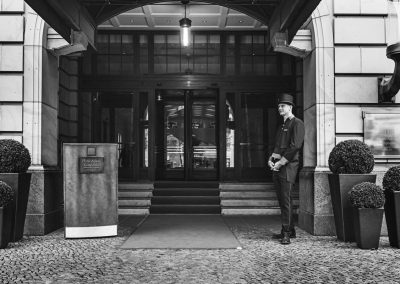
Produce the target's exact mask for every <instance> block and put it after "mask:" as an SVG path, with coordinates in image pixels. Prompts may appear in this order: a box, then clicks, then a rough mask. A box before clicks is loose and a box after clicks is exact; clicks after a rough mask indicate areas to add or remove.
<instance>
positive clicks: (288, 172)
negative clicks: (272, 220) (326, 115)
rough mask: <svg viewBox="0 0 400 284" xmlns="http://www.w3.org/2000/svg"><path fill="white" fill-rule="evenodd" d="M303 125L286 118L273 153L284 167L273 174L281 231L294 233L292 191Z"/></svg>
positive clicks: (302, 136) (291, 118)
mask: <svg viewBox="0 0 400 284" xmlns="http://www.w3.org/2000/svg"><path fill="white" fill-rule="evenodd" d="M304 134H305V130H304V123H303V122H302V121H301V120H300V119H298V118H296V117H295V116H292V117H290V118H287V119H286V121H285V122H284V123H283V124H282V126H281V127H280V128H279V129H278V132H277V135H276V140H275V147H274V153H273V154H272V155H271V158H272V159H273V160H274V162H277V161H279V160H280V162H281V163H283V164H284V165H283V166H282V167H281V168H280V169H279V171H277V172H275V171H274V174H273V180H274V186H275V190H276V194H277V197H278V201H279V207H280V208H281V219H282V231H286V232H290V231H294V224H293V210H292V208H293V197H292V191H293V187H294V183H295V181H296V175H297V171H298V168H299V151H300V149H301V146H302V144H303V141H304Z"/></svg>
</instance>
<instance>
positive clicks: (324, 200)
mask: <svg viewBox="0 0 400 284" xmlns="http://www.w3.org/2000/svg"><path fill="white" fill-rule="evenodd" d="M329 172H330V171H329V169H328V168H315V167H304V168H303V169H302V170H301V172H300V207H299V227H300V228H301V229H303V230H305V231H306V232H308V233H310V234H313V235H318V236H334V235H335V234H336V230H335V219H334V217H333V211H332V202H331V195H330V191H329V183H328V173H329Z"/></svg>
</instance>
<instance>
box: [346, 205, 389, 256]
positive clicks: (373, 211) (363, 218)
mask: <svg viewBox="0 0 400 284" xmlns="http://www.w3.org/2000/svg"><path fill="white" fill-rule="evenodd" d="M383 211H384V209H383V208H353V222H354V235H355V238H356V242H357V246H358V247H359V248H362V249H377V248H378V247H379V238H380V236H381V228H382V219H383Z"/></svg>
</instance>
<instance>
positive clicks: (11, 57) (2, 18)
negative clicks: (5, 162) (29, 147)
mask: <svg viewBox="0 0 400 284" xmlns="http://www.w3.org/2000/svg"><path fill="white" fill-rule="evenodd" d="M23 13H24V1H22V0H0V86H1V88H0V139H5V138H11V139H15V140H17V141H20V142H23V141H22V140H23V139H22V132H23V121H22V117H23V116H22V113H23V103H22V102H23V99H24V94H23V90H24V88H23V71H24V66H23V50H24V16H23Z"/></svg>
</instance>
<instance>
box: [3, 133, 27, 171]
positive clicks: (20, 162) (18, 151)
mask: <svg viewBox="0 0 400 284" xmlns="http://www.w3.org/2000/svg"><path fill="white" fill-rule="evenodd" d="M30 165H31V156H30V155H29V151H28V149H26V147H25V146H24V145H23V144H21V143H20V142H18V141H16V140H12V139H4V140H0V173H24V172H26V171H27V170H28V168H29V166H30Z"/></svg>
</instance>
